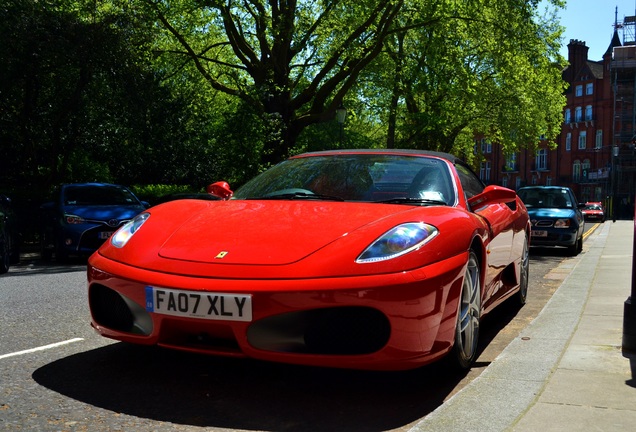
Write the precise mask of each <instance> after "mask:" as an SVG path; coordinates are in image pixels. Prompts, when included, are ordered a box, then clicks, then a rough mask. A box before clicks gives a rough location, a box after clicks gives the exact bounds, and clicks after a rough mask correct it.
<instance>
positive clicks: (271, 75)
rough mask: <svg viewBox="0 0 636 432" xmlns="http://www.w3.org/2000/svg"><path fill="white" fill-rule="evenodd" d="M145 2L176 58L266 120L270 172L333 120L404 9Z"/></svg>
mask: <svg viewBox="0 0 636 432" xmlns="http://www.w3.org/2000/svg"><path fill="white" fill-rule="evenodd" d="M146 1H147V4H148V5H150V6H151V8H152V10H153V11H154V12H155V13H156V16H157V18H158V20H159V21H160V22H161V23H162V24H163V25H164V27H165V29H166V30H167V31H168V32H169V33H170V34H171V35H172V37H173V38H174V41H176V42H177V43H178V47H179V48H178V49H177V47H174V48H173V49H172V51H171V52H172V53H173V54H176V55H181V56H182V57H183V58H187V59H188V60H189V61H191V62H192V63H193V64H194V65H195V67H196V68H197V70H198V71H199V72H200V73H201V74H202V75H203V76H204V77H205V79H206V80H207V82H208V83H209V85H210V86H212V87H213V88H214V89H216V90H218V91H220V92H224V93H226V94H228V95H231V96H234V97H237V98H240V99H241V100H243V101H244V103H246V104H247V105H249V106H251V107H253V108H254V109H255V110H256V111H257V112H258V113H259V114H260V116H261V118H262V119H263V120H264V125H265V129H264V132H265V134H266V138H265V142H264V148H263V159H262V162H263V163H264V164H265V165H267V164H271V163H275V162H278V161H279V160H281V159H282V158H283V157H285V156H286V155H287V154H288V153H289V151H290V149H291V148H292V147H293V145H294V144H295V141H296V139H297V137H298V135H299V134H300V132H301V131H302V130H303V129H304V128H305V127H307V126H308V125H311V124H315V123H319V122H322V121H325V120H327V119H330V118H333V116H334V114H335V110H336V108H337V107H338V106H339V105H340V104H341V103H342V100H343V98H344V96H345V94H346V93H347V92H348V91H349V90H350V89H351V88H352V87H353V86H354V84H355V82H356V79H357V78H358V76H359V74H360V73H361V72H362V71H363V70H364V68H365V67H366V66H367V65H368V64H369V63H370V62H371V61H372V60H373V59H374V58H375V57H376V56H377V55H378V54H379V53H380V52H381V49H382V46H383V42H384V39H385V38H386V37H387V35H388V34H389V33H390V32H391V31H392V26H393V22H394V20H395V18H396V16H397V15H398V14H399V12H400V10H401V8H402V6H403V3H404V2H403V1H401V0H390V1H386V0H384V1H373V0H364V1H359V0H358V1H355V2H353V1H341V0H332V1H327V2H324V3H323V2H309V1H262V0H250V1H244V2H237V1H233V0H227V1H222V0H200V1H196V0H194V1H190V0H181V1H178V0H172V1H167V2H166V1H163V2H158V1H155V0H146ZM185 11H187V13H188V14H189V15H188V16H190V17H191V18H189V19H184V17H185V15H184V12H185ZM192 17H195V18H192Z"/></svg>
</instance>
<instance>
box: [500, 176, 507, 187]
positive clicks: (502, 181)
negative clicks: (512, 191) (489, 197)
mask: <svg viewBox="0 0 636 432" xmlns="http://www.w3.org/2000/svg"><path fill="white" fill-rule="evenodd" d="M501 185H502V186H503V187H508V176H504V177H503V178H502V179H501Z"/></svg>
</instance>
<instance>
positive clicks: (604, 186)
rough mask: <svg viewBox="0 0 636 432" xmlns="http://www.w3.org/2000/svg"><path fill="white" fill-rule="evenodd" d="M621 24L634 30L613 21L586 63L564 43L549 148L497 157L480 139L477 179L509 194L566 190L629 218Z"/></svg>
mask: <svg viewBox="0 0 636 432" xmlns="http://www.w3.org/2000/svg"><path fill="white" fill-rule="evenodd" d="M629 26H633V27H636V18H635V17H626V18H625V21H624V23H621V24H619V23H617V25H616V26H615V28H616V30H615V32H614V36H613V38H612V40H611V41H610V44H609V47H608V49H607V51H606V52H605V54H604V55H603V59H602V60H600V61H592V60H589V59H588V57H587V56H588V47H587V46H586V45H585V42H583V41H579V40H574V39H573V40H571V41H570V43H569V44H568V63H569V65H568V66H567V67H566V68H565V69H564V70H563V73H562V76H563V79H564V81H565V82H566V83H567V84H568V86H567V90H566V93H565V94H566V98H567V104H566V106H565V108H564V111H563V124H562V127H561V134H560V135H559V137H558V138H557V143H558V146H557V148H556V149H554V150H551V149H549V148H547V145H544V144H542V145H540V146H539V148H538V149H537V150H536V151H534V150H529V149H528V150H521V151H520V152H518V153H516V154H513V155H504V154H502V152H501V149H500V148H499V147H498V146H497V145H495V144H491V143H489V142H488V141H487V140H481V141H480V142H479V143H478V148H477V151H478V152H480V153H481V155H482V156H483V162H481V166H480V170H479V174H480V176H481V178H482V180H484V182H486V183H488V184H500V185H503V186H507V187H510V188H513V189H518V188H519V187H522V186H526V185H563V186H568V187H570V188H572V190H573V191H574V193H575V194H576V195H577V197H578V199H579V201H581V202H584V201H601V202H603V203H605V205H606V207H607V208H608V210H609V211H610V212H614V213H613V214H612V213H611V214H610V217H612V216H617V217H619V218H623V217H624V218H627V217H631V216H633V215H631V211H630V210H629V209H630V208H631V209H633V202H634V201H633V200H634V196H635V193H636V191H635V186H634V183H635V176H634V171H635V169H634V167H635V163H634V160H635V159H636V158H635V157H634V153H635V151H634V141H635V140H636V136H635V134H636V128H635V127H636V110H635V107H636V99H635V97H636V91H635V89H636V43H635V42H623V43H621V39H620V37H619V34H618V29H625V28H629ZM625 38H626V36H625V34H624V35H623V39H624V40H625ZM628 39H629V40H634V39H633V38H631V39H630V38H628Z"/></svg>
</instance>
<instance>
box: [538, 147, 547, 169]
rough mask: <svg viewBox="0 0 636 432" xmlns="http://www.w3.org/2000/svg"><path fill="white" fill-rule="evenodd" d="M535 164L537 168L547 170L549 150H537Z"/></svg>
mask: <svg viewBox="0 0 636 432" xmlns="http://www.w3.org/2000/svg"><path fill="white" fill-rule="evenodd" d="M535 166H536V168H537V170H546V169H547V168H548V151H547V150H546V149H538V150H537V154H536V155H535Z"/></svg>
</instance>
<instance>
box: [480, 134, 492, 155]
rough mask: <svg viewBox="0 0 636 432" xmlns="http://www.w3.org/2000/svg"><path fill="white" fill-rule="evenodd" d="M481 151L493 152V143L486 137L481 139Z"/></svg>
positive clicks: (483, 152) (484, 152)
mask: <svg viewBox="0 0 636 432" xmlns="http://www.w3.org/2000/svg"><path fill="white" fill-rule="evenodd" d="M481 153H482V154H486V153H492V143H491V142H490V141H489V140H487V139H486V138H482V139H481Z"/></svg>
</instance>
